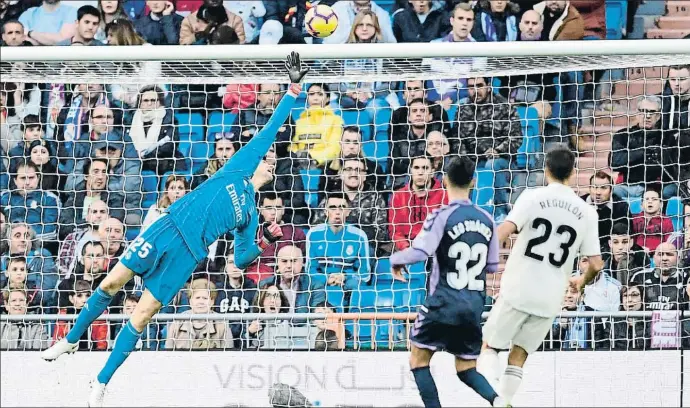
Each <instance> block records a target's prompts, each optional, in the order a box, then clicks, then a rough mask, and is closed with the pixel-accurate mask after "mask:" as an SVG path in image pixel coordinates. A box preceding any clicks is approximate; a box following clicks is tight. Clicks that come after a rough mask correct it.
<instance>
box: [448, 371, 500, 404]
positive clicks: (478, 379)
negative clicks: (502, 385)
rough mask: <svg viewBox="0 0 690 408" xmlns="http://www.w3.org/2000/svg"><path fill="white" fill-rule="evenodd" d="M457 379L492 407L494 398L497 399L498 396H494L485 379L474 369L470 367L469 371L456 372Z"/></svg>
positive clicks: (494, 393)
mask: <svg viewBox="0 0 690 408" xmlns="http://www.w3.org/2000/svg"><path fill="white" fill-rule="evenodd" d="M458 378H459V379H460V381H462V382H464V383H465V385H467V386H468V387H470V388H472V389H473V390H474V391H475V392H476V393H477V394H479V395H480V396H481V397H482V398H484V399H485V400H487V401H489V404H492V405H493V403H494V400H495V399H496V397H498V394H496V391H494V388H493V387H492V386H491V384H489V382H488V381H487V380H486V377H484V376H483V375H481V374H479V373H478V372H477V369H476V368H475V367H472V368H470V369H469V370H464V371H458Z"/></svg>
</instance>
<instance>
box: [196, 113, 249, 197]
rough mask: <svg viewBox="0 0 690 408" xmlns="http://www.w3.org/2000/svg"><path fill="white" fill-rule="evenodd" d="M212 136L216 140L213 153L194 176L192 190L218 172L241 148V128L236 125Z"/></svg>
mask: <svg viewBox="0 0 690 408" xmlns="http://www.w3.org/2000/svg"><path fill="white" fill-rule="evenodd" d="M212 138H213V139H214V140H215V144H214V150H213V155H212V156H211V157H210V158H209V159H208V162H207V163H206V166H205V167H204V168H203V169H201V171H200V172H199V173H197V174H195V175H194V176H193V177H192V190H194V189H195V188H197V187H198V186H199V185H200V184H201V183H203V182H204V181H206V180H208V179H209V178H210V177H212V176H213V175H214V174H216V172H217V171H218V170H220V168H221V167H223V166H225V163H227V162H228V160H230V158H231V157H232V156H233V155H234V154H235V153H237V151H238V150H239V149H240V142H239V128H238V127H236V126H233V127H232V128H231V129H230V130H228V131H223V132H216V133H214V134H213V135H212Z"/></svg>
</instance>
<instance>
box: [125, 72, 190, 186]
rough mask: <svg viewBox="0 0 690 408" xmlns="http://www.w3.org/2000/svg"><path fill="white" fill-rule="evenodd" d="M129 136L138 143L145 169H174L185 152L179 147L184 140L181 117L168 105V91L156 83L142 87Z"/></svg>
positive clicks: (157, 171)
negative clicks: (177, 117) (178, 127)
mask: <svg viewBox="0 0 690 408" xmlns="http://www.w3.org/2000/svg"><path fill="white" fill-rule="evenodd" d="M128 135H129V138H130V139H131V140H132V143H133V144H134V148H135V149H136V151H137V153H138V157H139V158H140V159H141V161H142V169H143V170H151V171H153V172H155V173H157V174H158V175H163V174H165V173H167V172H169V171H174V170H175V169H176V168H177V166H176V163H177V160H181V159H182V155H181V154H180V153H179V152H178V151H177V142H179V140H180V136H179V133H178V131H177V121H176V120H175V118H174V115H173V111H172V109H168V108H166V107H165V93H164V91H163V90H162V89H161V88H159V87H157V86H155V85H149V86H145V87H143V88H141V90H140V91H139V97H138V98H137V110H136V111H135V112H134V117H133V118H132V123H131V125H130V128H129V133H128Z"/></svg>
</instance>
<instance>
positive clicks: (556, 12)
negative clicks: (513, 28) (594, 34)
mask: <svg viewBox="0 0 690 408" xmlns="http://www.w3.org/2000/svg"><path fill="white" fill-rule="evenodd" d="M534 9H535V10H536V11H538V12H539V14H541V15H542V16H544V30H542V32H541V39H542V41H566V40H581V39H582V38H583V37H584V36H585V20H583V19H582V16H581V15H580V13H579V12H578V11H577V10H576V9H575V7H573V6H572V5H571V4H570V2H569V1H567V0H546V1H542V2H541V3H539V4H535V5H534Z"/></svg>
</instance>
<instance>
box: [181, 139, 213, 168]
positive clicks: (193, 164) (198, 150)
mask: <svg viewBox="0 0 690 408" xmlns="http://www.w3.org/2000/svg"><path fill="white" fill-rule="evenodd" d="M211 155H213V147H212V146H211V143H208V142H206V141H197V142H192V146H191V150H190V151H189V155H188V156H185V160H186V161H187V168H188V169H191V171H192V173H197V172H198V171H200V170H201V169H202V168H203V166H205V165H206V162H207V161H208V158H209V157H211Z"/></svg>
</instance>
